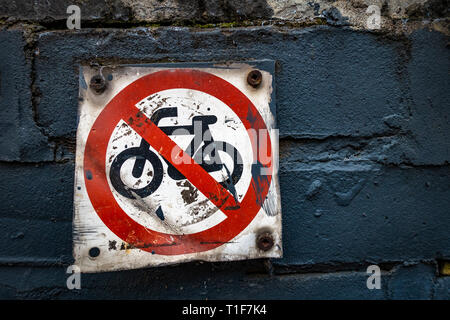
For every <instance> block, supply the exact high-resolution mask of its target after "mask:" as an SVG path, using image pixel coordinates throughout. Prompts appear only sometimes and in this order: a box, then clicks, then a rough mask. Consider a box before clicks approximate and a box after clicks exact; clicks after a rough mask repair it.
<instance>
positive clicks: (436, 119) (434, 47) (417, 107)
mask: <svg viewBox="0 0 450 320" xmlns="http://www.w3.org/2000/svg"><path fill="white" fill-rule="evenodd" d="M448 41H449V37H446V36H444V35H442V34H440V33H438V32H429V31H425V30H423V31H418V32H416V33H415V34H413V36H412V49H411V50H412V52H411V61H410V63H409V66H408V73H409V76H410V83H411V95H412V97H413V103H412V105H411V113H412V116H411V120H410V128H411V131H412V132H413V134H414V141H416V143H417V144H418V145H419V146H420V147H419V148H417V149H416V154H415V155H414V156H415V157H414V158H415V159H414V161H415V162H416V163H420V164H424V163H425V164H442V163H450V77H449V70H450V48H449V46H448Z"/></svg>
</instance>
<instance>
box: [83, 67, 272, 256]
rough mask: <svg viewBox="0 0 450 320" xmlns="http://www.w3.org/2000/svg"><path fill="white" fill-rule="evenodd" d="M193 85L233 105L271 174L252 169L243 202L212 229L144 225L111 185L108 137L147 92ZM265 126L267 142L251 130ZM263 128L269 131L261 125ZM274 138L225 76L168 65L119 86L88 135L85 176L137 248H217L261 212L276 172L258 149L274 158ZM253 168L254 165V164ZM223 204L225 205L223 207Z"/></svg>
mask: <svg viewBox="0 0 450 320" xmlns="http://www.w3.org/2000/svg"><path fill="white" fill-rule="evenodd" d="M178 88H183V89H192V90H198V91H202V92H204V93H207V94H209V95H212V96H214V97H216V98H217V99H219V100H221V101H222V102H224V103H225V104H226V105H227V106H229V107H230V108H231V109H232V110H233V111H234V112H235V113H236V115H237V116H238V117H239V119H240V120H241V121H242V123H243V124H244V126H245V128H246V129H247V132H248V133H249V137H250V141H251V144H252V147H253V151H254V153H253V154H254V158H253V161H254V163H256V164H258V166H259V167H258V168H259V169H261V168H266V169H267V168H268V169H270V174H264V175H262V174H261V170H260V173H259V174H258V173H257V172H252V179H251V182H250V185H249V188H248V190H247V193H246V195H245V196H244V198H243V200H242V201H241V202H240V208H239V209H236V210H231V211H227V212H226V215H227V218H226V219H225V220H224V221H222V222H221V223H219V224H217V225H215V226H214V227H211V228H210V229H207V230H204V231H201V232H197V233H193V234H186V235H185V234H183V235H178V234H166V233H161V232H157V231H154V230H151V229H149V228H146V227H144V226H142V225H141V224H139V223H137V222H136V221H135V220H133V219H132V218H131V217H130V216H128V215H127V214H126V213H125V212H124V211H123V210H122V208H121V207H120V206H119V205H118V203H117V201H116V200H115V198H114V195H113V194H112V191H111V189H110V186H109V183H108V180H107V176H106V151H107V147H108V143H109V139H110V137H111V135H112V133H113V131H114V129H115V127H116V125H117V124H118V122H119V121H120V120H121V119H128V117H129V115H130V113H131V112H134V113H136V110H138V109H137V108H136V104H137V103H138V102H140V101H141V100H143V99H144V98H146V97H148V96H150V95H152V94H154V93H157V92H159V91H163V90H168V89H178ZM249 129H254V130H255V132H256V133H258V135H259V133H260V132H263V133H264V132H265V135H266V136H264V137H263V138H265V140H266V142H267V143H266V145H265V146H259V145H258V138H256V137H255V136H252V135H251V134H250V132H251V131H249ZM260 130H265V131H260ZM271 150H272V148H271V141H270V136H269V133H268V131H267V128H266V125H265V123H264V120H263V119H262V117H261V115H260V114H259V112H258V110H257V109H256V107H255V106H254V105H253V103H252V102H251V101H250V100H249V99H248V98H247V97H246V96H245V95H244V94H243V93H242V92H241V91H239V89H237V88H236V87H234V86H233V85H232V84H230V83H229V82H227V81H225V80H224V79H222V78H220V77H217V76H215V75H213V74H210V73H206V72H203V71H198V70H192V69H170V70H163V71H158V72H155V73H151V74H148V75H146V76H144V77H142V78H139V79H138V80H136V81H134V82H133V83H131V84H129V85H128V86H127V87H125V88H124V89H123V90H122V91H120V92H119V93H118V94H117V95H116V96H115V97H114V98H113V99H112V100H111V101H110V102H109V103H108V104H107V105H106V106H105V108H104V109H103V110H102V112H101V113H100V114H99V116H98V117H97V119H96V120H95V122H94V124H93V126H92V128H91V130H90V132H89V136H88V139H87V141H86V147H85V152H84V173H85V174H84V177H85V183H86V189H87V192H88V195H89V199H90V201H91V203H92V205H93V207H94V209H95V211H96V212H97V214H98V216H99V217H100V219H101V220H102V221H103V223H104V224H105V225H106V226H107V227H108V228H109V229H110V230H111V231H112V232H113V233H114V234H116V235H117V236H118V237H119V238H121V239H122V240H123V241H124V242H126V243H128V244H129V246H130V247H131V248H139V249H141V250H145V251H148V252H152V253H157V254H162V255H177V254H187V253H194V252H202V251H207V250H211V249H214V248H216V247H218V246H220V245H222V244H224V243H226V242H228V241H230V240H231V239H233V238H234V237H236V236H237V235H238V234H239V233H240V232H241V231H242V230H244V229H245V227H247V226H248V224H249V223H250V222H251V221H252V220H253V218H254V217H255V216H256V214H257V213H258V212H259V210H260V208H261V206H262V204H263V202H264V200H265V198H266V196H267V193H268V191H269V186H270V182H271V178H272V171H271V169H272V166H271V161H272V160H270V163H268V164H264V162H261V161H260V160H261V159H260V154H261V153H263V152H265V153H264V155H267V156H268V157H269V158H270V159H272V155H271ZM252 171H253V170H252ZM222 210H223V209H222Z"/></svg>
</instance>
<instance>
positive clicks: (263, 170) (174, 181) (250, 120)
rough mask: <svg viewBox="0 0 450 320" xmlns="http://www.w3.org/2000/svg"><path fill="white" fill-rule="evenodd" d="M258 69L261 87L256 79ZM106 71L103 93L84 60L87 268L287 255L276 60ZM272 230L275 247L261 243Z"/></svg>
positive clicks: (77, 234) (81, 169) (78, 196)
mask: <svg viewBox="0 0 450 320" xmlns="http://www.w3.org/2000/svg"><path fill="white" fill-rule="evenodd" d="M254 69H257V70H259V71H260V72H261V74H262V79H263V81H262V82H261V84H260V85H259V86H258V87H256V88H255V87H253V86H250V85H249V84H248V83H247V80H246V79H247V74H248V73H249V72H250V71H252V70H254ZM100 72H101V75H102V76H104V77H105V78H106V79H107V87H106V90H105V91H104V92H103V93H101V94H98V92H97V93H96V92H94V91H93V90H90V89H89V88H87V87H86V85H81V83H89V81H90V79H91V78H92V77H93V76H95V75H97V74H98V73H99V70H98V69H94V68H91V67H81V68H80V109H79V125H78V130H77V154H76V169H75V170H76V173H75V177H76V178H75V196H74V208H75V213H74V258H75V260H76V264H77V265H78V266H79V267H80V269H81V271H82V272H101V271H110V270H122V269H133V268H142V267H148V266H158V265H165V264H172V263H179V262H185V261H192V260H204V261H229V260H242V259H253V258H262V257H270V258H276V257H281V255H282V248H281V208H280V194H279V186H278V136H277V132H276V129H275V108H274V105H275V104H274V101H273V97H274V92H273V87H272V83H273V62H272V61H256V62H251V63H242V64H228V65H213V64H190V65H188V64H170V65H137V66H117V67H102V68H101V69H100ZM262 232H264V234H269V235H270V237H271V240H272V239H273V246H272V245H271V247H270V248H269V249H268V250H265V248H264V250H262V249H261V246H258V243H257V241H258V236H259V235H260V234H261V233H262ZM93 248H96V249H95V250H94V251H95V252H96V254H93ZM98 252H99V253H98Z"/></svg>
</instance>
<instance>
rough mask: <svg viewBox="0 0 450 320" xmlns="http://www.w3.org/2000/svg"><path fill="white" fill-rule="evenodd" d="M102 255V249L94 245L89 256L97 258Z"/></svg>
mask: <svg viewBox="0 0 450 320" xmlns="http://www.w3.org/2000/svg"><path fill="white" fill-rule="evenodd" d="M99 255H100V249H99V248H97V247H93V248H91V249H90V250H89V256H90V257H92V258H96V257H98V256H99Z"/></svg>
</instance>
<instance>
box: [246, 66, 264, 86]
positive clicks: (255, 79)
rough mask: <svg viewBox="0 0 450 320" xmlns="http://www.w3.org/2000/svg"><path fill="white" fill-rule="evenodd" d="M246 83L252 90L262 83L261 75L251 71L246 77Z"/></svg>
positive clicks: (258, 72) (257, 71)
mask: <svg viewBox="0 0 450 320" xmlns="http://www.w3.org/2000/svg"><path fill="white" fill-rule="evenodd" d="M247 82H248V84H249V85H251V86H252V87H253V88H256V87H258V86H259V85H260V84H261V82H262V73H261V72H260V71H259V70H252V71H250V72H249V73H248V75H247Z"/></svg>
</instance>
